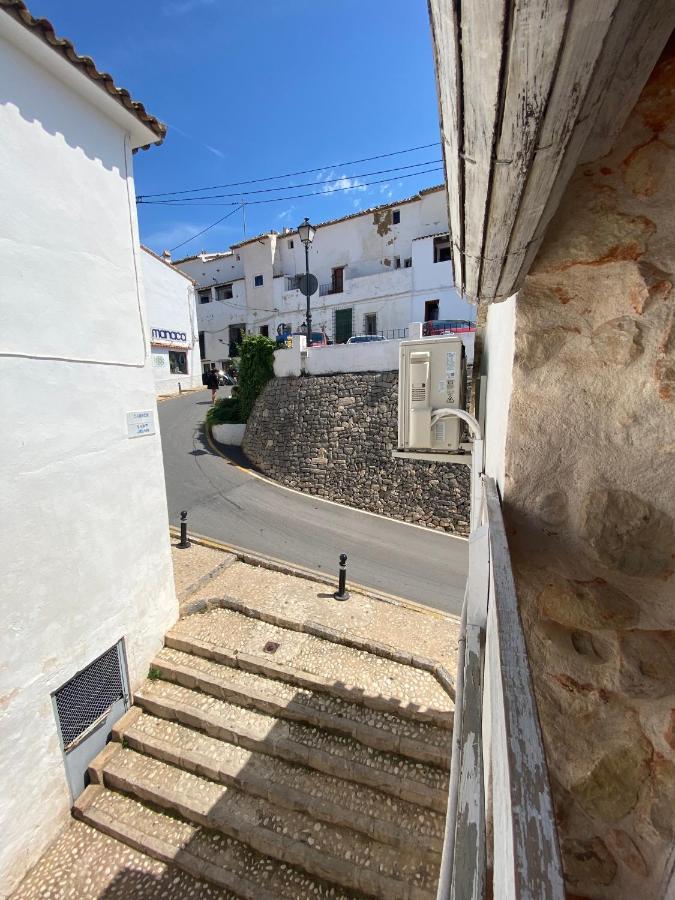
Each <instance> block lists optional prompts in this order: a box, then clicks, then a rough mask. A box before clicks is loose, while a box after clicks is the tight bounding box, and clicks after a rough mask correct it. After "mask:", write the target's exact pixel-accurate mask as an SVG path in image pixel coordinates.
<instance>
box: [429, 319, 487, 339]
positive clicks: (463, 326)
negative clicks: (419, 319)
mask: <svg viewBox="0 0 675 900" xmlns="http://www.w3.org/2000/svg"><path fill="white" fill-rule="evenodd" d="M475 330H476V323H475V322H469V321H468V319H433V320H432V321H430V322H425V323H424V325H423V327H422V334H423V335H424V336H425V337H432V336H436V335H439V334H466V333H467V332H470V331H475Z"/></svg>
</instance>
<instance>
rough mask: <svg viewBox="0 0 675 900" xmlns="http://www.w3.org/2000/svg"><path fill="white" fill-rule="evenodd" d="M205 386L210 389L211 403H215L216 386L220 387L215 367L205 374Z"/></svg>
mask: <svg viewBox="0 0 675 900" xmlns="http://www.w3.org/2000/svg"><path fill="white" fill-rule="evenodd" d="M206 386H207V387H208V388H210V389H211V403H215V402H216V394H217V393H218V388H219V387H220V383H219V381H218V373H217V372H216V370H215V369H211V371H210V372H209V374H208V375H207V376H206Z"/></svg>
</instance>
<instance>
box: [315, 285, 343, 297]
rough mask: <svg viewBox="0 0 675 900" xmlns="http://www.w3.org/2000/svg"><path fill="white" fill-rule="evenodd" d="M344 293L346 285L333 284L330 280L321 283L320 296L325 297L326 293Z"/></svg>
mask: <svg viewBox="0 0 675 900" xmlns="http://www.w3.org/2000/svg"><path fill="white" fill-rule="evenodd" d="M343 293H344V285H341V284H333V283H332V282H328V284H320V285H319V297H325V296H326V294H343Z"/></svg>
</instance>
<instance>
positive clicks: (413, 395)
mask: <svg viewBox="0 0 675 900" xmlns="http://www.w3.org/2000/svg"><path fill="white" fill-rule="evenodd" d="M410 399H411V400H412V402H413V403H424V401H425V400H426V399H427V392H426V388H424V387H414V388H411V389H410Z"/></svg>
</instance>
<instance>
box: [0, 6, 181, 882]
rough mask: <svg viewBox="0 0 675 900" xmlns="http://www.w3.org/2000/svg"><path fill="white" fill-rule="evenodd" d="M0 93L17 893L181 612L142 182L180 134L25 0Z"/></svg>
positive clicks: (0, 263) (10, 825) (5, 710)
mask: <svg viewBox="0 0 675 900" xmlns="http://www.w3.org/2000/svg"><path fill="white" fill-rule="evenodd" d="M0 84H2V99H1V100H0V134H2V140H0V210H2V239H1V241H0V318H1V320H2V323H3V327H2V338H1V344H0V366H1V372H0V407H1V408H2V411H3V440H2V451H1V459H0V465H1V468H2V477H3V487H2V499H3V504H2V506H3V528H2V534H1V535H0V558H1V559H2V584H1V587H0V618H1V620H2V631H1V633H0V834H1V835H2V840H0V885H1V887H0V894H2V893H3V892H6V893H11V891H12V888H13V887H14V886H15V885H16V883H17V882H18V880H19V879H20V878H21V876H22V875H23V874H24V873H25V871H26V870H27V869H28V868H29V867H30V866H31V865H32V864H33V863H35V861H36V860H37V859H38V857H39V856H40V854H41V852H42V851H43V850H44V849H45V847H46V846H47V844H48V843H49V842H50V841H51V840H53V838H54V837H55V836H56V834H57V833H58V832H59V830H60V829H61V828H62V827H63V825H64V824H65V822H66V821H67V819H68V816H69V811H70V807H71V801H72V796H73V795H74V794H76V793H77V792H78V791H79V789H80V788H81V786H82V784H83V773H84V768H85V767H86V764H87V761H88V760H89V759H90V758H91V757H92V756H93V755H95V753H96V752H97V748H98V746H100V745H101V742H102V741H104V740H105V737H106V735H107V734H108V733H109V730H110V725H111V720H112V719H113V718H114V717H115V716H118V715H120V714H121V712H122V711H123V710H124V707H125V704H126V703H128V699H129V691H130V690H133V689H134V688H135V687H136V686H137V685H138V684H139V683H140V682H141V680H142V679H143V677H144V676H145V675H146V674H147V671H148V665H149V662H150V660H151V659H152V656H153V654H154V653H155V651H156V650H157V648H158V647H159V646H160V645H161V641H162V635H163V633H164V631H165V629H166V628H167V627H168V626H169V625H170V624H171V623H172V622H173V621H175V619H176V616H177V603H176V597H175V589H174V584H173V577H172V568H171V556H170V546H169V537H168V530H167V507H166V495H165V488H164V475H163V471H162V451H161V445H160V440H159V434H158V433H157V423H156V406H155V390H154V384H153V373H152V358H151V352H150V345H149V340H148V338H147V332H146V331H145V323H146V310H145V303H144V298H143V288H142V279H141V255H142V254H141V252H140V246H139V239H138V229H137V220H136V211H135V203H134V195H135V191H134V181H133V174H132V171H133V161H132V153H133V151H134V150H135V149H137V148H139V147H143V146H147V145H150V144H153V143H159V142H161V140H162V139H163V136H164V133H165V128H164V126H163V125H162V124H161V123H160V122H158V121H157V119H155V118H154V117H153V116H150V115H149V114H148V113H146V111H145V109H144V108H143V106H142V105H141V104H140V103H136V102H134V101H133V100H132V99H131V98H130V97H129V94H128V93H127V92H126V91H124V90H121V89H118V88H117V87H116V86H115V85H114V83H113V81H112V79H111V78H110V76H108V75H104V74H101V73H100V72H98V71H97V70H96V68H95V67H94V65H93V63H92V61H91V60H90V59H88V58H82V57H79V56H78V55H77V54H76V52H75V50H74V48H73V46H72V44H70V43H69V42H68V41H61V40H59V39H57V38H56V37H55V35H54V31H53V29H52V28H51V26H50V25H49V23H48V22H46V20H44V19H40V20H35V19H33V18H32V17H31V15H30V13H29V12H28V11H27V9H26V7H25V6H24V4H23V3H21V2H18V0H2V3H0ZM167 324H168V325H170V323H167ZM92 666H93V667H92ZM79 673H83V674H79ZM75 676H77V677H76V678H75ZM74 678H75V680H73V681H71V679H74ZM64 688H65V690H64ZM66 749H67V750H68V752H65V750H66Z"/></svg>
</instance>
